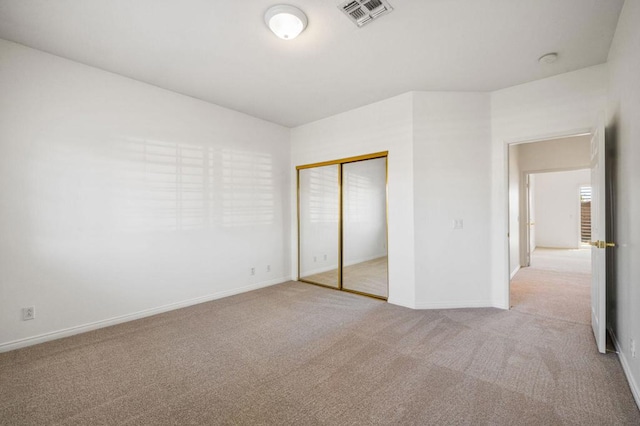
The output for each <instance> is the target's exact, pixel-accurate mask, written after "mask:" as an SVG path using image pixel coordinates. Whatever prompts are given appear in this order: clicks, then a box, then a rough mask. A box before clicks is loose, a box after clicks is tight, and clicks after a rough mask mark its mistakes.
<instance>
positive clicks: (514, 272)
mask: <svg viewBox="0 0 640 426" xmlns="http://www.w3.org/2000/svg"><path fill="white" fill-rule="evenodd" d="M520 268H521V266H520V265H518V266H516V269H514V270H513V272H512V273H511V276H509V281H511V280H512V279H513V277H515V276H516V274H517V273H518V271H519V270H520Z"/></svg>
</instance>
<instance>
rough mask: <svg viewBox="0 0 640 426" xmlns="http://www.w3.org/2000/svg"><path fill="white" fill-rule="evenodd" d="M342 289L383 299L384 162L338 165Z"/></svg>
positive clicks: (385, 205)
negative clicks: (341, 201)
mask: <svg viewBox="0 0 640 426" xmlns="http://www.w3.org/2000/svg"><path fill="white" fill-rule="evenodd" d="M342 199H343V214H342V232H343V236H342V241H343V242H342V259H343V266H342V287H343V288H344V289H347V290H353V291H357V292H359V293H366V294H370V295H374V296H379V297H383V298H386V297H387V296H388V294H387V293H388V291H387V159H386V158H375V159H372V160H366V161H357V162H354V163H345V164H343V165H342Z"/></svg>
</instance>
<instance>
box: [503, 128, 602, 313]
mask: <svg viewBox="0 0 640 426" xmlns="http://www.w3.org/2000/svg"><path fill="white" fill-rule="evenodd" d="M594 132H595V128H594V127H590V128H586V127H582V128H578V129H573V130H566V131H561V132H553V133H538V134H533V135H531V134H530V135H529V136H520V137H515V138H510V139H501V140H500V143H501V144H502V146H501V149H502V184H503V185H504V187H503V189H504V199H503V200H502V201H503V203H502V204H503V207H502V209H503V211H504V212H506V215H505V217H504V220H503V223H502V227H501V229H500V230H499V232H498V234H499V235H504V236H505V238H504V239H503V240H502V241H503V250H504V257H503V259H502V267H503V268H504V269H503V271H504V270H505V269H506V271H507V274H506V275H503V274H504V272H502V273H500V280H501V281H502V280H504V281H503V283H502V291H503V293H502V294H503V298H504V299H503V302H502V303H495V301H494V302H493V303H492V306H493V307H496V308H500V309H509V307H510V305H511V288H510V284H511V278H508V279H507V277H509V276H510V271H509V268H510V260H511V259H510V257H511V252H510V251H511V242H510V241H509V237H508V235H509V147H510V146H511V145H521V144H525V143H532V142H543V141H546V140H553V139H562V138H566V137H572V136H584V135H590V134H593V133H594ZM492 152H493V151H492ZM518 232H519V230H518ZM505 301H506V303H504V302H505Z"/></svg>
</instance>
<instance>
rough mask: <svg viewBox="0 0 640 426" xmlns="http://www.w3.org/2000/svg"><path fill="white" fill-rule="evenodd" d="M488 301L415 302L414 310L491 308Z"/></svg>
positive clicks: (490, 303) (491, 305)
mask: <svg viewBox="0 0 640 426" xmlns="http://www.w3.org/2000/svg"><path fill="white" fill-rule="evenodd" d="M493 307H494V306H493V304H492V302H491V301H490V300H461V301H457V300H452V301H448V302H416V304H415V308H414V309H461V308H493Z"/></svg>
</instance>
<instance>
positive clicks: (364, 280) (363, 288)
mask: <svg viewBox="0 0 640 426" xmlns="http://www.w3.org/2000/svg"><path fill="white" fill-rule="evenodd" d="M303 279H304V280H308V281H312V282H315V283H319V284H325V285H329V286H332V287H337V285H338V284H337V282H338V281H337V280H338V270H337V269H333V270H331V271H326V272H322V273H320V274H315V275H310V276H308V277H304V278H303ZM342 287H343V288H346V289H348V290H355V291H359V292H361V293H367V294H372V295H374V296H380V297H385V298H386V297H388V295H389V285H388V278H387V256H384V257H379V258H377V259H373V260H368V261H366V262H361V263H356V264H354V265H349V266H345V267H344V268H342Z"/></svg>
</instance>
